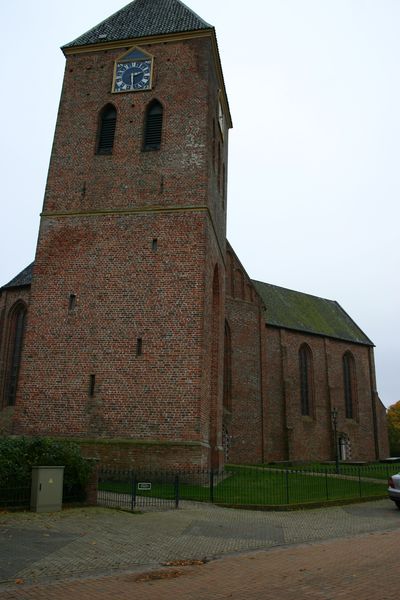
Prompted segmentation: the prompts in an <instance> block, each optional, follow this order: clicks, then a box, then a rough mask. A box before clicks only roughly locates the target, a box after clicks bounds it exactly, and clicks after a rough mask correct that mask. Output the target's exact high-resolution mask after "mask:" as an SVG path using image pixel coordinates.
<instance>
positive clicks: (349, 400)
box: [343, 352, 356, 419]
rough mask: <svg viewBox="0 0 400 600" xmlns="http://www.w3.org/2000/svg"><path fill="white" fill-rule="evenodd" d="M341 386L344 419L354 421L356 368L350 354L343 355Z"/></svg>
mask: <svg viewBox="0 0 400 600" xmlns="http://www.w3.org/2000/svg"><path fill="white" fill-rule="evenodd" d="M343 384H344V405H345V413H346V419H354V418H355V416H356V415H355V402H356V368H355V362H354V357H353V355H352V354H351V352H346V353H345V354H344V355H343Z"/></svg>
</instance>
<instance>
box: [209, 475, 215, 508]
mask: <svg viewBox="0 0 400 600" xmlns="http://www.w3.org/2000/svg"><path fill="white" fill-rule="evenodd" d="M210 502H211V504H214V471H213V469H211V471H210Z"/></svg>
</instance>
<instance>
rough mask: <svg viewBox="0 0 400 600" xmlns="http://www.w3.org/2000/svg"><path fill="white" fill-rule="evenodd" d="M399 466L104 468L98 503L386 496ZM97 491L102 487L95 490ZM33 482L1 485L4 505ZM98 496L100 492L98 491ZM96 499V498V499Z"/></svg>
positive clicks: (168, 504) (69, 492)
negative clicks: (158, 469)
mask: <svg viewBox="0 0 400 600" xmlns="http://www.w3.org/2000/svg"><path fill="white" fill-rule="evenodd" d="M398 469H399V465H393V464H382V463H379V464H371V465H349V464H341V465H340V473H336V470H335V465H318V464H314V465H301V466H296V465H287V464H286V465H278V464H275V465H265V466H227V467H226V468H225V469H224V470H223V471H218V472H216V471H209V470H193V469H192V470H187V471H143V470H134V471H118V470H110V469H107V470H100V471H99V478H98V486H97V503H98V504H99V505H102V506H109V507H116V508H123V509H127V510H137V509H138V510H140V509H142V508H152V509H165V508H177V507H178V506H179V505H180V503H181V502H182V501H192V502H209V503H216V504H220V505H227V506H239V507H240V506H243V507H244V506H248V507H257V506H259V507H265V506H271V507H275V506H276V507H279V506H282V505H296V504H297V505H301V504H307V503H324V502H330V501H335V500H337V501H341V500H353V499H358V498H378V497H382V496H385V495H386V491H387V479H388V477H389V476H391V475H393V473H395V472H397V471H398ZM94 491H95V492H96V490H95V489H94ZM30 495H31V490H30V482H28V483H27V485H25V486H17V485H15V486H12V485H7V486H4V485H3V486H1V485H0V508H27V507H29V504H30ZM94 498H95V499H96V493H95V494H94ZM84 501H85V492H84V491H83V490H82V489H80V488H78V487H73V486H72V487H71V486H68V485H64V490H63V503H64V504H71V503H74V502H84ZM95 501H96V500H95Z"/></svg>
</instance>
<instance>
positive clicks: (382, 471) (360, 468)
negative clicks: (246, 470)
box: [255, 463, 400, 480]
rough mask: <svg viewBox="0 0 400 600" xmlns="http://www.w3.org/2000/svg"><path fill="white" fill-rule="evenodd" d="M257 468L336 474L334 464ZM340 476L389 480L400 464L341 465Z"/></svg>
mask: <svg viewBox="0 0 400 600" xmlns="http://www.w3.org/2000/svg"><path fill="white" fill-rule="evenodd" d="M255 466H256V467H260V466H261V467H263V468H266V469H278V470H286V469H288V470H289V471H312V472H314V473H324V474H325V472H328V473H332V474H334V473H335V472H336V466H335V464H334V463H329V464H327V463H308V464H301V465H286V464H283V463H281V464H279V463H272V464H263V465H255ZM339 469H340V474H341V475H347V476H351V477H359V476H361V477H363V478H364V477H368V478H371V479H383V480H387V479H388V478H389V477H390V476H391V475H393V474H394V473H397V472H398V471H399V470H400V465H399V464H397V465H396V464H389V463H371V464H366V465H357V464H346V463H340V464H339Z"/></svg>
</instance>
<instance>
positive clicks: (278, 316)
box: [253, 281, 373, 346]
mask: <svg viewBox="0 0 400 600" xmlns="http://www.w3.org/2000/svg"><path fill="white" fill-rule="evenodd" d="M253 283H254V285H255V287H256V289H257V291H258V293H259V295H260V296H261V298H262V300H263V302H264V304H265V307H266V314H265V317H266V322H267V324H268V325H272V326H275V327H284V328H285V329H294V330H296V331H303V332H307V333H313V334H318V335H323V336H327V337H332V338H336V339H340V340H345V341H349V342H355V343H357V344H366V345H368V346H373V342H371V340H370V339H369V338H368V337H367V336H366V335H365V333H364V332H363V331H361V329H360V328H359V327H358V325H356V323H354V321H353V320H352V319H351V317H349V315H348V314H347V313H346V312H345V311H344V310H343V308H342V307H341V306H340V304H338V303H337V302H336V301H334V300H326V299H325V298H319V297H318V296H311V295H310V294H303V293H302V292H296V291H294V290H288V289H286V288H282V287H279V286H277V285H271V284H269V283H262V282H261V281H253Z"/></svg>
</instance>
